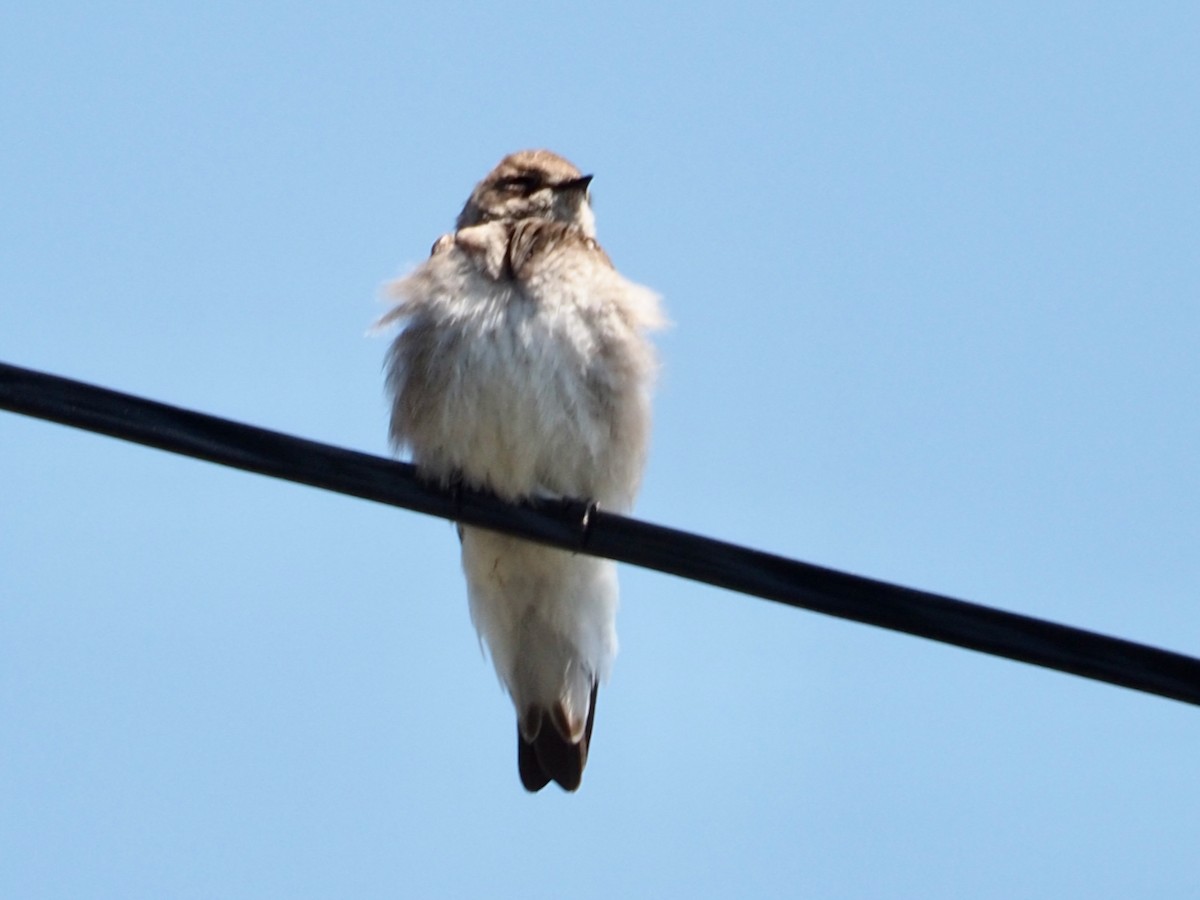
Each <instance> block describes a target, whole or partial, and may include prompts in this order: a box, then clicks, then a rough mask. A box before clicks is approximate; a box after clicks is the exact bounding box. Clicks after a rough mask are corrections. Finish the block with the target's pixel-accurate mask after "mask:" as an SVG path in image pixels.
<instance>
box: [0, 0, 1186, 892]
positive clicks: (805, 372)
mask: <svg viewBox="0 0 1200 900" xmlns="http://www.w3.org/2000/svg"><path fill="white" fill-rule="evenodd" d="M980 7H981V5H979V4H975V5H971V4H967V5H964V4H956V3H946V4H924V3H907V4H865V5H856V6H850V5H843V6H841V7H840V8H837V9H831V8H828V5H826V6H824V7H822V6H821V5H817V4H813V5H802V4H788V3H772V4H755V3H738V4H729V5H721V4H711V3H707V4H689V5H685V4H672V5H658V6H655V5H647V4H644V3H634V2H630V3H624V4H621V3H618V4H606V5H595V4H589V5H578V6H574V7H571V6H565V5H564V6H560V7H548V6H542V5H540V4H523V3H508V4H504V5H500V4H493V5H486V6H485V5H479V6H470V5H462V6H456V5H444V4H436V3H412V4H382V3H381V4H368V3H348V4H345V3H343V4H305V5H301V4H243V3H221V2H214V3H206V4H203V5H197V4H191V5H188V4H152V3H116V4H103V5H99V6H97V5H96V4H82V3H79V4H72V3H62V4H55V3H42V4H32V3H25V4H8V5H6V7H5V9H4V11H3V12H2V13H0V128H2V131H3V139H2V140H0V185H2V187H0V192H2V195H3V199H2V200H0V247H2V250H0V254H2V259H3V263H2V265H0V359H2V360H4V361H7V362H10V363H15V364H19V365H24V366H29V367H32V368H36V369H41V370H45V371H50V372H55V373H58V374H62V375H66V376H70V377H74V378H79V379H83V380H86V381H90V382H94V383H98V384H101V385H105V386H108V387H112V388H116V389H119V390H124V391H128V392H131V393H135V394H140V395H145V396H149V397H152V398H155V399H159V400H164V401H168V402H171V403H175V404H178V405H182V406H186V407H191V408H195V409H199V410H203V411H205V412H210V413H214V414H217V415H221V416H226V417H229V418H234V419H238V420H241V421H246V422H251V423H254V424H258V425H262V426H265V427H269V428H274V429H278V430H281V431H286V432H290V433H293V434H297V435H301V436H305V437H310V438H315V439H318V440H323V441H328V442H331V443H335V444H339V445H343V446H347V447H353V448H357V449H361V450H366V451H369V452H375V453H385V452H386V449H387V448H386V442H385V435H386V409H385V403H384V398H383V392H382V387H381V383H382V377H381V371H380V370H381V361H382V358H383V354H384V350H385V347H386V341H385V340H384V339H381V338H371V337H367V336H366V331H367V329H368V327H369V325H370V324H371V322H372V321H373V319H374V318H375V317H376V316H377V315H378V314H379V313H380V312H381V311H382V309H383V305H382V303H381V301H380V296H379V295H380V286H381V285H382V284H383V283H384V282H385V281H386V280H387V279H389V278H391V277H394V276H396V275H398V274H401V273H402V272H404V271H405V270H406V269H407V268H409V267H410V266H411V265H413V264H415V263H416V262H418V261H420V260H421V259H423V258H424V256H425V255H426V253H427V252H428V248H429V246H430V244H431V243H432V242H433V240H434V239H435V238H436V237H437V236H438V235H439V234H441V233H442V232H444V231H446V230H447V229H448V228H449V227H450V226H451V223H452V222H453V219H454V216H455V214H456V213H457V211H458V208H459V207H460V206H461V204H462V202H463V200H464V199H465V197H466V195H467V193H468V192H469V191H470V189H471V187H472V185H473V184H474V183H475V181H477V180H478V179H479V178H480V177H481V176H482V175H483V174H484V173H485V172H486V171H487V170H488V169H489V168H490V167H491V166H492V165H493V164H494V163H495V162H496V161H497V160H498V159H499V158H500V157H501V156H502V155H504V154H505V153H507V152H509V151H511V150H515V149H519V148H523V147H534V146H546V147H550V148H553V149H555V150H557V151H559V152H561V153H563V154H564V155H566V156H567V157H569V158H570V159H572V160H573V161H575V162H576V163H578V164H579V165H580V166H581V167H582V168H583V169H584V170H585V171H589V172H595V173H596V180H595V183H594V186H593V192H594V196H595V203H596V213H597V219H598V227H599V235H600V239H601V241H602V242H603V244H604V246H605V247H606V249H607V250H608V251H609V253H610V255H611V256H612V257H613V259H614V260H615V261H616V263H617V265H618V266H619V267H620V268H621V269H622V271H623V272H625V273H626V274H627V275H628V276H629V277H631V278H633V279H635V280H637V281H641V282H643V283H645V284H648V285H650V286H652V287H654V288H655V289H656V290H658V291H659V292H661V294H662V295H663V297H664V298H665V303H666V305H667V308H668V309H669V312H670V314H671V317H672V319H673V321H674V323H675V324H674V327H673V328H672V329H671V330H670V331H669V332H667V333H666V334H664V335H663V336H662V337H661V339H660V341H659V345H660V347H661V351H662V357H663V371H662V377H661V382H660V387H659V390H658V394H657V400H656V410H657V415H656V428H655V437H654V446H653V451H652V459H651V463H650V466H649V470H648V472H647V477H646V481H645V487H644V490H643V494H642V498H641V501H640V505H639V507H638V514H639V515H641V516H643V517H645V518H647V519H650V520H652V521H656V522H661V523H664V524H668V525H672V526H676V527H680V528H684V529H688V530H694V531H699V532H702V533H705V534H709V535H712V536H716V537H721V538H725V539H728V540H732V541H736V542H739V543H744V544H748V545H752V546H755V547H760V548H763V549H768V550H771V551H775V552H779V553H783V554H786V555H788V556H792V557H796V558H800V559H804V560H808V561H811V562H816V563H821V564H824V565H830V566H834V567H837V568H842V569H846V570H849V571H853V572H857V573H861V574H864V575H870V576H873V577H877V578H882V579H886V580H890V581H896V582H900V583H903V584H908V585H912V586H915V587H921V588H924V589H927V590H932V591H938V592H941V593H946V594H950V595H952V596H958V597H962V598H964V599H970V600H973V601H976V602H980V603H985V604H989V605H994V606H999V607H1003V608H1006V609H1012V610H1017V611H1020V612H1025V613H1029V614H1033V615H1037V616H1041V617H1046V618H1049V619H1053V620H1056V621H1062V622H1067V623H1070V624H1074V625H1079V626H1083V627H1087V628H1091V629H1094V630H1098V631H1102V632H1106V633H1110V634H1116V635H1120V636H1123V637H1128V638H1131V639H1135V640H1139V641H1144V642H1148V643H1151V644H1155V645H1159V646H1165V647H1168V648H1171V649H1175V650H1179V651H1183V652H1186V653H1190V654H1193V655H1197V654H1200V552H1198V545H1200V465H1198V460H1200V417H1198V415H1197V397H1198V396H1200V361H1198V358H1197V347H1198V346H1200V252H1198V249H1197V247H1198V244H1197V238H1198V235H1200V12H1197V7H1196V6H1195V5H1194V4H1189V3H1179V4H1170V3H1146V4H1102V3H1074V4H1072V3H1051V4H1046V3H1007V4H991V5H990V7H991V9H990V10H988V9H981V8H980ZM0 464H2V470H0V895H2V896H4V897H22V898H24V897H72V898H76V897H122V898H132V897H148V898H149V897H400V896H428V897H441V896H445V897H451V896H459V897H461V896H494V897H502V898H503V897H520V898H531V897H558V896H568V895H569V896H571V897H573V898H576V900H584V898H601V897H603V898H612V897H665V896H689V897H729V896H768V897H769V896H806V897H823V898H825V897H827V898H861V897H880V898H883V897H886V898H894V897H913V898H962V897H972V898H1024V897H1054V898H1075V897H1086V898H1128V897H1138V896H1140V897H1163V898H1174V897H1185V896H1186V897H1194V896H1196V893H1195V892H1196V890H1197V885H1198V884H1200V843H1198V837H1197V836H1198V834H1200V774H1198V765H1197V763H1198V761H1200V710H1197V709H1196V708H1193V707H1188V706H1185V705H1182V704H1178V703H1172V702H1169V701H1166V700H1162V699H1158V698H1155V697H1150V696H1145V695H1140V694H1136V693H1133V692H1131V691H1126V690H1122V689H1118V688H1114V687H1109V686H1105V685H1101V684H1096V683H1092V682H1087V681H1084V680H1081V679H1077V678H1073V677H1070V676H1066V675H1061V674H1057V673H1052V672H1048V671H1043V670H1040V669H1036V668H1032V667H1028V666H1023V665H1018V664H1016V663H1011V662H1007V661H1002V660H997V659H993V658H989V657H985V656H982V655H978V654H974V653H970V652H967V651H963V650H959V649H955V648H950V647H946V646H943V645H939V644H934V643H930V642H927V641H923V640H919V639H916V638H911V637H907V636H902V635H897V634H892V633H889V632H884V631H880V630H876V629H872V628H869V627H865V626H861V625H857V624H853V623H848V622H842V621H838V620H832V619H827V618H824V617H821V616H817V615H813V614H809V613H806V612H801V611H798V610H794V609H789V608H785V607H781V606H777V605H774V604H771V603H768V602H765V601H760V600H756V599H752V598H748V597H743V596H739V595H736V594H732V593H727V592H723V591H719V590H716V589H713V588H709V587H705V586H700V585H696V584H693V583H690V582H687V581H683V580H679V579H674V578H669V577H666V576H662V575H658V574H654V573H648V572H643V571H638V570H635V569H631V568H628V567H625V568H623V569H622V572H621V579H622V588H623V606H622V614H621V618H620V632H621V638H622V652H621V655H620V656H619V658H618V660H617V666H616V670H615V674H614V677H613V679H612V681H611V683H610V684H609V685H608V687H607V688H605V689H604V690H603V691H602V692H601V695H600V702H599V713H598V717H597V720H596V732H595V740H594V747H593V752H592V757H591V761H590V764H589V767H588V771H587V774H586V776H585V779H584V784H583V788H582V790H581V791H580V792H579V793H578V794H576V795H566V794H563V793H561V792H559V791H557V790H555V789H553V788H551V789H547V790H546V791H544V792H543V793H542V794H540V795H537V796H528V795H526V794H525V792H524V791H523V790H522V789H521V787H520V784H519V782H518V779H517V772H516V758H515V757H516V753H515V737H514V732H515V728H514V725H513V718H514V717H513V714H512V711H511V708H510V706H509V702H508V700H507V698H506V697H505V696H504V694H503V693H502V691H501V689H500V687H499V685H498V683H497V681H496V678H495V676H494V675H493V672H492V669H491V666H490V664H489V663H488V662H487V661H486V660H485V659H484V657H483V656H482V655H481V652H480V649H479V647H478V644H477V641H476V638H475V636H474V633H473V631H472V628H471V625H470V622H469V619H468V616H467V609H466V601H465V589H464V586H463V583H462V579H461V575H460V572H459V569H458V562H457V550H458V545H457V541H456V540H455V538H454V533H453V530H452V528H451V526H450V525H448V524H446V523H444V522H441V521H439V520H434V519H429V518H425V517H421V516H418V515H416V514H412V513H408V512H405V511H403V510H396V509H390V508H385V507H382V506H378V505H374V504H371V503H368V502H364V501H359V500H354V499H350V498H346V497H341V496H336V495H332V494H326V493H322V492H320V491H317V490H313V489H309V488H304V487H300V486H297V485H292V484H286V483H282V482H274V481H271V480H268V479H265V478H261V477H256V476H252V475H247V474H244V473H240V472H234V471H231V470H227V469H222V468H219V467H215V466H211V465H208V464H204V463H199V462H195V461H191V460H185V459H181V458H176V457H172V456H169V455H166V454H163V453H160V452H157V451H152V450H148V449H144V448H141V447H137V446H134V445H130V444H125V443H121V442H117V441H113V440H110V439H107V438H102V437H99V436H95V435H90V434H85V433H82V432H76V431H72V430H69V429H65V428H62V427H58V426H54V425H49V424H46V423H42V422H38V421H34V420H31V419H25V418H21V417H17V416H14V415H10V414H0Z"/></svg>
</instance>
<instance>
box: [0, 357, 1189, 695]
mask: <svg viewBox="0 0 1200 900" xmlns="http://www.w3.org/2000/svg"><path fill="white" fill-rule="evenodd" d="M0 408H3V409H8V410H11V411H12V412H17V413H22V414H24V415H28V416H35V417H37V418H41V419H48V420H49V421H52V422H58V423H60V424H63V425H70V426H72V427H74V428H83V429H86V430H88V431H95V432H99V433H101V434H107V435H110V436H112V437H116V438H120V439H122V440H126V441H134V442H136V443H139V444H145V445H147V446H150V447H156V448H158V449H160V450H167V451H170V452H172V453H180V454H183V455H185V456H192V457H195V458H197V459H204V460H208V461H209V462H214V463H219V464H221V465H225V466H232V467H234V468H238V469H245V470H246V471H249V472H257V473H259V474H262V475H270V476H272V477H274V478H283V479H287V480H289V481H296V482H300V483H301V484H308V485H312V486H314V487H319V488H324V489H326V490H330V491H337V492H338V493H342V494H350V495H351V496H355V497H362V498H364V499H367V500H374V501H377V502H379V503H387V504H390V505H392V506H400V507H404V508H405V509H411V510H416V511H417V512H422V513H426V514H428V515H432V516H439V517H441V518H443V519H452V520H454V521H457V522H462V523H465V524H467V525H477V526H481V527H484V528H490V529H492V530H495V531H502V532H506V533H508V534H513V535H517V536H519V537H523V538H529V539H532V540H535V541H540V542H542V543H545V544H550V545H552V546H556V547H562V548H565V549H568V550H575V551H583V552H587V553H591V554H594V555H596V556H605V557H608V558H610V559H615V560H619V561H620V562H626V563H632V564H634V565H638V566H644V567H646V568H649V569H657V570H658V571H660V572H666V573H668V574H672V575H680V576H683V577H684V578H690V579H693V580H695V581H702V582H705V583H707V584H712V585H716V586H717V587H723V588H728V589H729V590H732V591H739V592H741V593H746V594H753V595H755V596H758V597H764V598H766V599H768V600H775V601H777V602H779V603H785V604H787V605H789V606H795V607H799V608H801V609H809V610H812V611H814V612H820V613H825V614H827V615H831V616H838V617H839V618H843V619H851V620H853V621H856V622H864V623H866V624H869V625H876V626H879V627H881V628H889V629H892V630H893V631H902V632H906V633H908V634H912V635H916V636H918V637H924V638H929V639H930V640H935V641H941V642H943V643H947V644H954V645H957V646H959V647H965V648H967V649H970V650H978V651H979V652H981V653H989V654H992V655H994V656H1002V657H1007V658H1008V659H1013V660H1017V661H1019V662H1026V663H1033V664H1035V665H1040V666H1045V667H1046V668H1050V669H1057V670H1059V671H1061V672H1070V673H1072V674H1074V675H1080V676H1082V677H1084V678H1091V679H1095V680H1097V681H1106V682H1109V683H1111V684H1116V685H1120V686H1122V687H1127V688H1132V689H1134V690H1138V691H1145V692H1146V693H1150V694H1158V695H1160V696H1162V697H1167V698H1170V699H1172V700H1180V701H1182V702H1184V703H1192V704H1196V705H1200V659H1194V658H1192V657H1188V656H1184V655H1182V654H1179V653H1172V652H1170V651H1167V650H1160V649H1157V648H1154V647H1149V646H1146V645H1144V644H1137V643H1134V642H1132V641H1126V640H1122V639H1120V638H1113V637H1107V636H1105V635H1101V634H1096V633H1094V632H1089V631H1084V630H1082V629H1079V628H1072V627H1069V626H1066V625H1058V624H1055V623H1053V622H1046V621H1043V620H1041V619H1035V618H1032V617H1030V616H1022V615H1017V614H1016V613H1010V612H1004V611H1002V610H998V609H992V608H990V607H986V606H979V605H977V604H974V603H966V602H964V601H961V600H953V599H951V598H949V597H943V596H939V595H937V594H930V593H927V592H925V591H918V590H913V589H912V588H906V587H900V586H898V585H894V584H888V583H886V582H882V581H875V580H873V579H870V578H863V577H861V576H858V575H850V574H847V573H845V572H837V571H834V570H832V569H826V568H822V567H821V566H814V565H811V564H809V563H803V562H797V561H796V560H791V559H785V558H784V557H781V556H774V555H771V554H769V553H762V552H759V551H757V550H751V549H748V548H746V547H739V546H737V545H735V544H727V543H725V542H723V541H716V540H712V539H711V538H706V537H701V536H699V535H695V534H689V533H687V532H684V531H676V530H675V529H672V528H664V527H662V526H660V525H651V524H649V523H646V522H641V521H638V520H636V519H631V518H627V517H624V516H618V515H614V514H612V513H606V512H604V511H603V510H593V509H590V508H589V507H588V506H587V505H586V504H584V503H581V502H578V501H560V502H541V503H537V504H530V505H520V506H510V505H508V504H506V503H503V502H501V501H500V500H498V499H496V498H495V497H493V496H491V495H489V494H483V493H479V492H475V491H469V490H462V491H445V490H442V489H440V488H438V487H436V486H433V485H430V484H427V483H425V482H423V481H421V480H420V479H419V478H418V477H417V475H416V471H415V469H414V468H413V467H412V466H411V465H408V464H406V463H401V462H395V461H393V460H387V459H381V458H380V457H377V456H371V455H369V454H366V453H358V452H355V451H353V450H344V449H342V448H340V447H333V446H330V445H328V444H320V443H317V442H315V441H308V440H304V439H302V438H297V437H292V436H290V435H286V434H280V433H279V432H275V431H268V430H266V429H264V428H256V427H254V426H252V425H242V424H239V423H237V422H231V421H229V420H227V419H219V418H217V417H215V416H209V415H204V414H203V413H198V412H192V411H191V410H186V409H180V408H178V407H174V406H168V405H167V404H165V403H157V402H154V401H152V400H145V399H142V398H140V397H133V396H130V395H128V394H121V393H118V392H116V391H110V390H107V389H105V388H100V387H95V386H93V385H88V384H84V383H82V382H79V381H72V380H70V379H67V378H60V377H58V376H54V375H46V374H42V373H39V372H33V371H30V370H28V369H22V368H18V367H16V366H10V365H7V364H4V363H0Z"/></svg>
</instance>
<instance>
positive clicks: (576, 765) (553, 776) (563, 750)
mask: <svg viewBox="0 0 1200 900" xmlns="http://www.w3.org/2000/svg"><path fill="white" fill-rule="evenodd" d="M598 687H599V685H598V684H597V682H595V681H593V682H592V691H591V696H590V697H589V698H588V705H587V712H586V715H580V713H582V712H583V711H582V710H577V709H576V710H572V709H568V707H567V705H566V704H565V703H564V702H563V701H562V700H560V701H558V702H557V703H555V704H554V705H553V706H551V707H549V708H547V707H544V706H537V705H533V706H529V707H528V708H527V709H526V710H525V712H524V714H523V715H522V716H521V717H520V719H519V720H518V721H517V769H518V771H519V772H520V774H521V784H522V785H524V786H525V790H527V791H530V792H534V791H540V790H541V789H542V788H544V787H545V786H546V785H547V784H549V783H550V782H551V781H554V782H556V783H557V784H558V786H559V787H561V788H562V789H563V790H567V791H574V790H577V789H578V788H579V783H580V781H582V780H583V767H584V766H586V765H587V757H588V745H589V744H590V743H591V740H592V722H593V721H594V720H595V718H596V692H597V689H598Z"/></svg>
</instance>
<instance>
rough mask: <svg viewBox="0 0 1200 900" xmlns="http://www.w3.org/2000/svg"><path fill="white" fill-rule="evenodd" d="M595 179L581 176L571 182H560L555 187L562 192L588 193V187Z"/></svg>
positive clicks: (590, 176) (589, 176)
mask: <svg viewBox="0 0 1200 900" xmlns="http://www.w3.org/2000/svg"><path fill="white" fill-rule="evenodd" d="M593 177H594V176H592V175H580V176H579V177H578V178H572V179H571V180H570V181H560V182H559V183H558V184H557V185H555V187H557V188H558V189H559V190H560V191H586V190H587V189H588V185H589V184H591V183H592V178H593Z"/></svg>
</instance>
